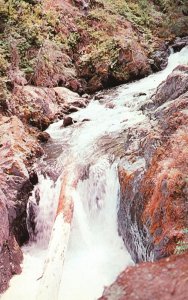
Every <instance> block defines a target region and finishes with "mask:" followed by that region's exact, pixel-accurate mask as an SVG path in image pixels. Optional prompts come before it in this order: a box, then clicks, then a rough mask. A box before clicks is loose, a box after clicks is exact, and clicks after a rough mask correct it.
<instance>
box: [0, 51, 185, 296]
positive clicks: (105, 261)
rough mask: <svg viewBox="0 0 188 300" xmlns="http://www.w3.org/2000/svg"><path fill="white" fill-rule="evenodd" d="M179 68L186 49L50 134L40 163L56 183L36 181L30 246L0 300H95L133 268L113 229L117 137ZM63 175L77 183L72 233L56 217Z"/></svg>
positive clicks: (138, 119) (141, 120)
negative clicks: (66, 126)
mask: <svg viewBox="0 0 188 300" xmlns="http://www.w3.org/2000/svg"><path fill="white" fill-rule="evenodd" d="M180 63H181V64H182V63H188V48H184V49H183V50H182V51H181V52H180V53H175V54H171V56H170V58H169V64H168V66H167V68H166V69H165V70H164V71H161V72H159V73H157V74H152V75H151V76H149V77H147V78H144V79H142V80H140V81H137V82H134V83H131V84H127V85H122V86H120V87H118V88H116V89H113V90H110V91H107V92H105V93H101V95H102V96H103V98H102V99H101V100H100V101H96V100H95V101H94V100H93V101H91V103H90V104H89V105H88V107H87V108H85V109H82V110H80V111H78V112H76V113H74V114H72V117H73V119H74V120H75V124H74V125H72V126H70V127H68V128H61V125H62V121H60V122H58V123H55V124H53V125H51V126H50V128H49V129H48V132H49V133H50V135H51V138H52V140H51V142H50V143H49V145H48V146H47V152H49V155H48V156H47V158H46V162H47V164H48V168H49V169H50V170H51V171H52V173H56V174H58V175H59V176H57V177H58V179H57V180H56V181H55V182H54V181H52V179H50V178H49V177H48V176H44V175H41V174H39V184H38V185H37V186H36V187H35V189H34V191H33V195H32V196H31V198H30V201H29V204H28V215H29V213H30V212H31V207H32V209H33V210H34V211H35V215H36V217H35V222H36V226H35V233H36V234H35V236H33V234H32V230H31V227H32V226H31V222H29V216H28V226H29V228H30V231H31V237H34V238H33V239H32V240H31V241H30V243H29V244H28V245H26V246H24V247H23V252H24V262H23V272H22V274H21V275H19V276H14V278H13V279H12V280H11V283H10V288H9V289H8V291H7V292H6V293H5V294H4V295H3V296H2V300H14V299H19V300H23V299H24V300H25V299H27V300H35V299H38V300H43V299H45V300H47V299H49V300H51V299H53V300H56V299H57V300H94V299H97V298H98V297H100V296H101V294H102V292H103V288H104V286H106V285H109V284H110V283H112V282H113V280H114V279H115V278H116V276H117V275H118V274H119V273H120V272H121V271H122V270H123V269H124V268H125V267H126V266H128V265H130V264H132V260H131V258H130V255H129V254H128V253H127V250H126V249H125V246H124V244H123V242H122V239H121V237H119V235H118V225H117V211H118V204H119V182H118V176H117V164H118V156H119V153H121V149H120V148H121V147H122V148H123V142H122V145H121V134H122V132H124V131H125V130H127V129H130V128H131V127H133V126H139V125H140V124H146V126H147V122H148V121H149V120H148V117H147V116H146V115H144V114H143V112H142V111H141V110H140V107H141V106H142V105H143V104H144V103H146V102H147V101H148V100H149V99H150V97H151V95H152V93H153V92H154V91H155V89H156V88H157V86H158V85H159V84H160V83H161V81H163V80H164V79H165V78H166V77H167V76H168V74H169V73H170V72H171V71H172V70H173V69H174V68H175V67H176V66H177V65H178V64H180ZM140 93H142V94H140ZM109 104H110V105H109ZM112 107H113V108H112ZM86 119H87V120H86ZM84 120H85V121H84ZM120 146H121V147H120ZM70 166H71V167H70ZM65 174H69V175H70V174H74V176H75V177H77V179H78V180H77V184H76V186H75V187H74V188H72V187H71V186H70V189H69V190H68V193H69V194H71V197H72V199H73V202H74V215H73V220H72V222H71V227H70V226H69V225H68V224H65V222H64V220H63V217H62V216H61V214H60V215H58V216H57V217H56V211H57V206H58V199H59V195H60V190H61V184H62V182H64V180H65ZM39 198H40V201H39ZM55 218H56V221H55V223H54V220H55ZM53 224H54V227H53ZM52 228H53V230H52ZM51 233H52V234H51ZM50 237H51V238H50Z"/></svg>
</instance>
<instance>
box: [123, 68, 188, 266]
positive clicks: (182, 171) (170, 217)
mask: <svg viewBox="0 0 188 300" xmlns="http://www.w3.org/2000/svg"><path fill="white" fill-rule="evenodd" d="M186 72H187V67H186V66H180V67H178V69H176V70H175V71H174V72H173V73H172V74H171V75H169V77H168V78H167V80H166V81H165V82H163V83H162V84H161V85H160V86H159V88H158V89H157V93H156V95H154V96H153V103H154V104H155V105H156V106H154V107H153V108H152V109H149V108H148V110H147V113H148V114H149V116H150V121H149V122H148V120H147V121H146V124H144V123H143V124H140V126H137V127H136V128H131V130H130V131H128V132H127V133H126V139H125V142H124V151H125V152H124V158H123V159H122V160H121V163H120V166H119V181H120V207H119V212H118V222H119V232H120V234H121V235H122V237H123V240H124V242H125V245H126V247H127V249H128V251H129V252H130V253H131V255H132V258H133V260H134V261H135V262H140V261H146V260H151V261H152V260H157V259H159V258H162V257H166V256H169V255H171V254H173V253H174V251H175V249H176V247H177V242H178V241H184V239H185V235H184V234H183V229H184V228H187V227H188V219H187V215H188V207H187V202H186V199H187V197H188V194H187V190H188V189H187V181H186V176H187V175H186V174H188V152H187V149H188V139H187V132H188V131H187V128H188V118H187V111H188V92H186V91H187V73H186ZM180 153H181V155H180Z"/></svg>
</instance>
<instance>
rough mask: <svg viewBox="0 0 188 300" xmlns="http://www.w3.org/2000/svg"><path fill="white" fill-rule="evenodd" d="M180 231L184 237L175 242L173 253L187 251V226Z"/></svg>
mask: <svg viewBox="0 0 188 300" xmlns="http://www.w3.org/2000/svg"><path fill="white" fill-rule="evenodd" d="M182 233H183V234H184V236H185V239H184V240H182V241H179V242H177V246H176V249H175V254H182V253H184V252H187V251H188V238H187V235H188V228H185V229H183V230H182Z"/></svg>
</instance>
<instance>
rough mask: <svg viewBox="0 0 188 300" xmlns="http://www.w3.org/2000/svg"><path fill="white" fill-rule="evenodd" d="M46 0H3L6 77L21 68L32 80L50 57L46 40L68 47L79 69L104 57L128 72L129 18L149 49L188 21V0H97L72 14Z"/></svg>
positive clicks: (0, 17) (0, 27)
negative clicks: (121, 58)
mask: <svg viewBox="0 0 188 300" xmlns="http://www.w3.org/2000/svg"><path fill="white" fill-rule="evenodd" d="M43 2H44V1H42V0H41V1H37V0H0V76H1V78H2V80H3V81H4V82H5V83H6V82H7V81H8V78H7V73H8V71H9V70H10V69H16V68H17V69H19V70H21V71H22V73H23V75H24V76H25V77H26V78H27V80H28V81H29V82H31V80H32V78H33V76H34V75H35V73H36V68H37V65H38V61H39V57H40V60H43V63H41V65H44V64H47V63H48V57H46V51H42V49H43V47H44V44H45V43H46V41H50V42H52V43H53V44H54V47H55V48H58V49H59V51H61V52H63V53H66V54H67V55H68V56H69V57H70V60H72V61H73V62H75V63H76V67H77V69H78V71H79V73H80V74H83V69H84V68H85V66H86V65H89V66H88V68H90V71H91V70H92V69H93V71H94V72H95V70H94V69H95V65H96V64H97V62H98V61H99V60H100V61H101V64H103V65H104V64H107V65H108V69H109V70H111V71H112V72H114V74H117V73H118V72H120V73H122V72H123V71H122V70H121V65H119V64H118V60H117V58H118V55H119V50H120V49H121V48H122V47H124V48H129V46H130V41H129V40H127V41H126V45H125V41H124V30H125V28H126V26H127V25H126V21H127V20H129V21H130V22H131V23H132V24H133V26H134V28H135V34H133V35H132V36H131V40H135V42H138V43H143V41H144V43H145V45H143V46H144V47H145V48H147V51H148V53H151V52H152V51H153V48H152V45H153V40H154V39H155V36H157V37H159V38H160V37H168V38H169V37H170V36H172V34H175V35H179V34H180V33H182V32H184V31H185V30H186V29H187V25H188V21H187V18H186V14H187V12H188V3H187V1H186V0H179V1H177V0H153V1H149V0H138V1H136V0H133V1H130V0H127V1H124V0H116V1H113V0H92V1H90V8H89V11H88V14H87V16H85V15H83V14H82V15H81V14H79V13H78V14H76V13H75V12H76V11H75V12H74V15H71V13H70V17H69V15H68V16H66V14H64V13H63V12H62V11H61V10H57V11H56V12H54V11H52V10H51V11H50V10H47V9H44V7H43ZM54 2H55V1H54ZM68 14H69V12H68ZM66 17H67V19H66ZM67 20H68V22H67ZM70 20H72V21H70ZM177 20H178V22H177ZM70 22H72V23H70ZM118 30H119V32H117V31H118ZM142 39H143V41H141V40H142ZM49 65H50V63H49ZM37 70H38V69H37ZM100 72H104V69H103V68H102V69H101V70H100ZM120 77H121V76H120ZM124 77H125V78H126V74H125V76H124Z"/></svg>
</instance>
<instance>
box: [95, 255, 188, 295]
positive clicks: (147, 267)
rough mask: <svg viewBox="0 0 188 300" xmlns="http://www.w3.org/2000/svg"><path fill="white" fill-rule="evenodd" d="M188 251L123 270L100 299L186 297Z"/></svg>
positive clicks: (187, 286) (187, 291)
mask: <svg viewBox="0 0 188 300" xmlns="http://www.w3.org/2000/svg"><path fill="white" fill-rule="evenodd" d="M187 259H188V253H186V254H183V255H180V256H172V257H170V258H167V259H161V260H160V261H158V262H154V263H142V264H139V265H136V266H135V267H130V268H127V269H126V270H125V271H123V272H122V273H121V274H120V275H119V276H118V278H117V279H116V280H115V282H114V283H113V284H112V285H111V286H109V287H107V288H105V290H104V293H103V296H102V297H101V298H99V299H100V300H113V299H114V300H125V299H126V300H138V299H139V300H147V299H156V300H160V299H164V300H172V299H174V300H177V299H178V300H185V299H187V294H188V285H187V278H188V265H187Z"/></svg>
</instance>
